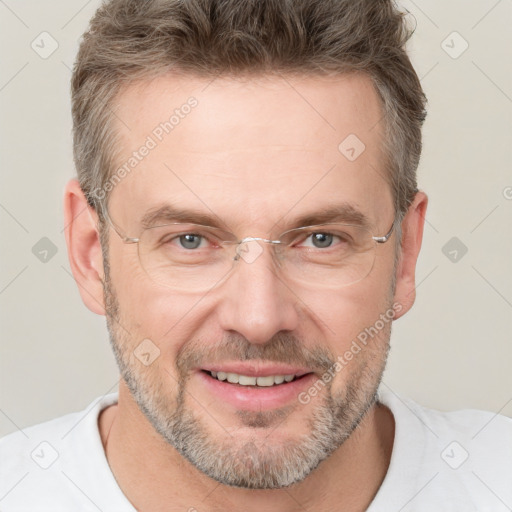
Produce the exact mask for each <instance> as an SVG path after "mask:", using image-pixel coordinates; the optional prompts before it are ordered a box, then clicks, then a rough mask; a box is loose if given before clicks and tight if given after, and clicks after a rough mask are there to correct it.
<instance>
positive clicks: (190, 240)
mask: <svg viewBox="0 0 512 512" xmlns="http://www.w3.org/2000/svg"><path fill="white" fill-rule="evenodd" d="M178 239H179V241H180V244H181V245H182V246H183V247H184V248H185V249H197V248H198V247H199V246H200V245H201V242H202V240H203V237H202V236H201V235H195V234H193V233H187V234H186V235H181V236H180V237H179V238H178Z"/></svg>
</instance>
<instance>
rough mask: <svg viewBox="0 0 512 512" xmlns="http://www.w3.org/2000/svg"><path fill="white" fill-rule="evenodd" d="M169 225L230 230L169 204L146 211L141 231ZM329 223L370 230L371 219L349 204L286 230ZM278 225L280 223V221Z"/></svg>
mask: <svg viewBox="0 0 512 512" xmlns="http://www.w3.org/2000/svg"><path fill="white" fill-rule="evenodd" d="M287 216H288V215H287ZM172 222H183V223H187V224H201V225H203V226H210V227H214V228H219V229H222V230H226V229H229V228H228V226H227V224H226V223H225V222H223V221H222V220H221V219H220V218H219V217H218V216H217V215H215V214H213V213H206V212H201V211H198V210H190V209H183V208H177V207H174V206H172V205H170V204H165V205H163V206H160V207H157V208H152V209H150V210H148V211H147V212H146V213H145V214H144V216H143V217H142V219H141V225H142V228H143V229H147V228H151V227H154V226H157V225H162V224H167V223H172ZM331 222H343V223H346V224H355V225H357V226H362V227H370V226H371V222H370V219H369V218H368V217H367V216H366V215H365V214H364V213H363V212H361V211H360V210H358V209H357V208H356V207H355V206H354V205H352V204H350V203H341V204H332V205H325V206H323V207H321V208H320V209H317V210H314V211H311V212H307V213H304V214H302V215H300V216H299V217H296V218H294V219H293V220H292V221H291V222H290V227H289V228H287V229H294V228H299V227H304V226H314V225H316V224H327V223H331ZM278 223H281V221H279V222H278ZM276 224H277V223H276Z"/></svg>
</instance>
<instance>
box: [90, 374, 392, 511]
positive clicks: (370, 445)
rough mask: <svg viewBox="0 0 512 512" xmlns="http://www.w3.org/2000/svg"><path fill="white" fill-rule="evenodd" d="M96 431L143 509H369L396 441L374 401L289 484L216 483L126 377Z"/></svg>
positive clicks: (389, 418)
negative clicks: (330, 450)
mask: <svg viewBox="0 0 512 512" xmlns="http://www.w3.org/2000/svg"><path fill="white" fill-rule="evenodd" d="M99 429H100V435H101V439H102V442H103V446H104V449H105V452H106V456H107V459H108V462H109V465H110V467H111V469H112V472H113V474H114V476H115V478H116V480H117V482H118V484H119V486H120V488H121V490H122V491H123V493H124V494H125V495H126V497H127V498H128V500H129V501H130V502H131V503H132V504H133V505H134V507H135V508H136V509H137V510H139V511H141V512H145V511H151V512H158V511H160V510H162V511H163V510H166V511H169V510H172V511H175V510H176V511H178V510H180V511H182V510H190V511H194V510H196V511H198V512H199V511H200V512H213V511H220V510H222V511H224V512H235V511H240V510H244V511H245V512H260V511H261V510H265V511H268V512H278V511H279V512H294V511H296V510H304V509H309V508H311V509H312V510H314V509H316V510H324V511H326V512H334V511H340V510H343V511H344V512H352V511H354V512H355V511H362V510H366V508H367V507H368V506H369V505H370V503H371V501H372V499H373V498H374V496H375V494H376V493H377V491H378V489H379V487H380V485H381V483H382V481H383V480H384V477H385V475H386V471H387V468H388V466H389V461H390V458H391V451H392V448H393V439H394V419H393V415H392V414H391V412H390V411H389V409H387V407H385V406H383V405H381V404H375V405H374V406H373V407H372V408H371V409H370V410H369V411H368V413H367V414H366V415H365V417H364V418H363V420H362V421H361V423H360V425H359V426H358V427H357V429H356V431H355V432H354V433H353V434H352V435H351V436H350V438H349V439H347V440H346V441H345V442H344V443H343V445H342V446H341V447H340V448H338V450H337V451H336V452H335V453H334V454H333V455H332V456H331V457H329V458H328V459H327V460H325V461H323V462H322V463H321V464H320V465H319V466H318V467H317V468H316V469H315V470H314V471H313V472H312V473H311V474H310V475H309V476H308V477H307V478H306V479H305V480H303V481H302V482H300V483H298V484H294V485H292V486H290V487H287V488H284V489H273V490H247V489H240V488H234V487H229V486H225V485H222V484H219V483H218V482H216V481H214V480H212V479H211V478H209V477H207V476H206V475H204V474H203V473H202V472H200V471H199V470H197V469H196V468H195V467H194V466H192V465H191V464H190V463H189V462H188V461H187V460H185V459H184V458H183V457H182V456H181V455H180V454H179V453H178V452H177V451H176V450H175V449H174V448H173V447H172V446H170V445H169V444H168V443H166V442H165V441H164V440H163V438H162V437H161V436H160V435H159V434H157V433H156V432H155V430H154V429H153V427H152V426H151V424H150V423H149V422H148V420H147V419H146V417H145V416H144V415H143V413H141V412H140V410H139V409H138V407H137V404H136V403H135V402H134V401H133V398H132V397H131V395H130V393H129V391H128V390H127V388H126V387H125V386H124V383H123V382H121V385H120V390H119V403H118V405H116V406H112V407H110V408H108V409H106V410H105V411H103V413H102V414H101V415H100V418H99ZM169 503H172V504H173V508H172V509H169ZM340 504H342V506H343V508H342V509H341V508H340Z"/></svg>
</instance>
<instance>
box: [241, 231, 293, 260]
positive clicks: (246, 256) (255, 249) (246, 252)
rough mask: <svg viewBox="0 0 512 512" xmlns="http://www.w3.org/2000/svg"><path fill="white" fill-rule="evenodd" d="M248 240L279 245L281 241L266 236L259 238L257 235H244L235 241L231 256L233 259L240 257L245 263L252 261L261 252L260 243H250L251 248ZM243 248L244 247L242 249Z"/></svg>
mask: <svg viewBox="0 0 512 512" xmlns="http://www.w3.org/2000/svg"><path fill="white" fill-rule="evenodd" d="M248 242H263V243H266V244H273V245H279V244H282V243H283V242H282V241H281V240H269V239H268V238H261V237H257V236H246V237H245V238H243V239H242V240H240V241H239V242H237V243H236V254H235V256H234V257H233V260H234V261H239V260H240V258H241V259H243V260H244V261H245V262H246V263H253V262H254V261H256V259H257V258H258V257H259V255H260V254H261V253H262V252H263V248H262V247H261V245H260V244H258V243H256V244H252V249H251V248H250V244H248ZM244 248H245V249H244Z"/></svg>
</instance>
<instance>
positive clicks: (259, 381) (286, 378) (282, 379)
mask: <svg viewBox="0 0 512 512" xmlns="http://www.w3.org/2000/svg"><path fill="white" fill-rule="evenodd" d="M202 371H203V372H204V373H205V374H206V375H209V376H210V377H211V378H212V379H215V380H218V381H221V382H225V383H226V384H233V385H235V386H244V387H245V386H248V387H253V388H269V387H276V386H286V384H289V383H290V382H294V381H296V380H299V379H302V378H304V377H306V376H307V375H310V373H305V374H302V375H294V374H288V375H268V376H265V377H255V376H251V375H242V374H238V373H231V372H214V371H208V370H202Z"/></svg>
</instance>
